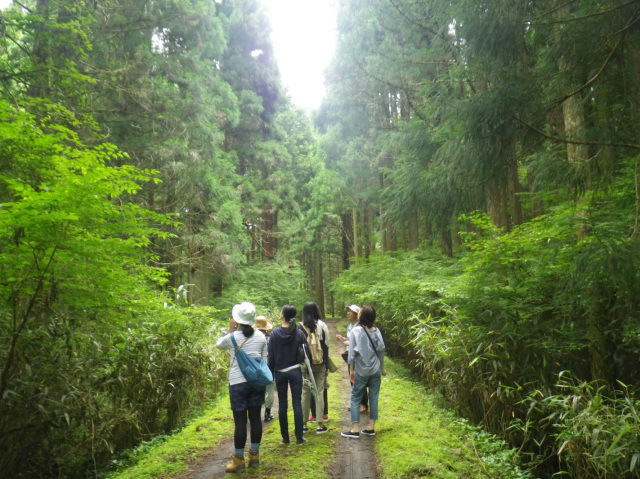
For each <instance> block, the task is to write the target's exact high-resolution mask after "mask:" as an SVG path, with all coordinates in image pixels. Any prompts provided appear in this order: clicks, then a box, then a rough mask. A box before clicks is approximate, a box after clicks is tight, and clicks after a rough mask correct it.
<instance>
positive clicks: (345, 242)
mask: <svg viewBox="0 0 640 479" xmlns="http://www.w3.org/2000/svg"><path fill="white" fill-rule="evenodd" d="M340 235H341V237H342V269H343V270H347V269H349V266H351V257H352V256H353V255H354V252H353V212H352V211H347V212H345V213H344V214H343V215H342V228H341V230H340Z"/></svg>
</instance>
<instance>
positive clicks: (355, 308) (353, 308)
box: [347, 304, 360, 314]
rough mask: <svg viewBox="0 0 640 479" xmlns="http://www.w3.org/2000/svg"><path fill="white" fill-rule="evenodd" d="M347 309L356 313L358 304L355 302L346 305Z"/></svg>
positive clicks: (358, 307)
mask: <svg viewBox="0 0 640 479" xmlns="http://www.w3.org/2000/svg"><path fill="white" fill-rule="evenodd" d="M347 309H349V310H351V311H353V312H354V313H356V314H358V313H359V312H360V306H358V305H357V304H352V305H351V306H347Z"/></svg>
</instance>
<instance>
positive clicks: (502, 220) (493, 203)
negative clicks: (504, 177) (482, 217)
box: [485, 184, 509, 228]
mask: <svg viewBox="0 0 640 479" xmlns="http://www.w3.org/2000/svg"><path fill="white" fill-rule="evenodd" d="M485 195H486V199H487V213H488V214H489V218H491V221H492V222H493V224H495V225H496V226H498V227H500V228H508V226H509V216H508V213H507V202H506V192H505V186H504V184H497V185H493V186H487V187H486V188H485Z"/></svg>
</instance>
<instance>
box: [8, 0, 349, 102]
mask: <svg viewBox="0 0 640 479" xmlns="http://www.w3.org/2000/svg"><path fill="white" fill-rule="evenodd" d="M263 2H264V3H265V5H266V7H267V10H268V12H269V18H270V22H271V28H272V33H271V41H272V42H273V48H274V53H275V56H276V59H277V61H278V68H279V69H280V75H281V77H282V81H283V83H284V84H285V86H286V87H287V89H288V90H289V94H290V95H291V99H292V100H293V103H294V104H296V105H297V106H299V107H301V108H305V109H308V110H313V109H316V108H318V107H319V106H320V102H321V101H322V99H323V97H324V94H325V88H324V70H325V69H326V68H327V66H328V65H329V61H330V60H331V57H332V56H333V52H334V50H335V46H336V15H337V10H338V7H337V0H263ZM10 3H11V0H0V9H1V8H5V7H6V6H8V5H9V4H10Z"/></svg>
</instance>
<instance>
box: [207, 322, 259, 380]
mask: <svg viewBox="0 0 640 479" xmlns="http://www.w3.org/2000/svg"><path fill="white" fill-rule="evenodd" d="M231 334H233V337H234V338H235V340H236V343H238V346H240V345H241V344H242V342H243V341H244V340H245V339H246V338H245V337H244V334H242V331H234V332H233V333H231ZM216 348H218V349H222V350H228V351H229V358H230V364H231V367H230V368H229V384H230V385H231V386H233V385H234V384H240V383H246V382H247V380H246V379H245V378H244V375H243V374H242V371H240V366H238V361H236V360H235V359H236V351H235V348H234V347H233V343H232V342H231V335H230V334H225V335H224V336H222V337H221V338H220V339H218V342H217V343H216ZM242 350H243V351H244V352H245V353H247V354H248V355H249V356H252V357H254V358H256V359H262V360H263V361H264V362H267V339H266V338H265V336H264V334H263V333H262V331H259V330H256V332H255V333H253V336H251V337H250V338H249V339H247V342H246V343H244V346H242Z"/></svg>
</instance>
